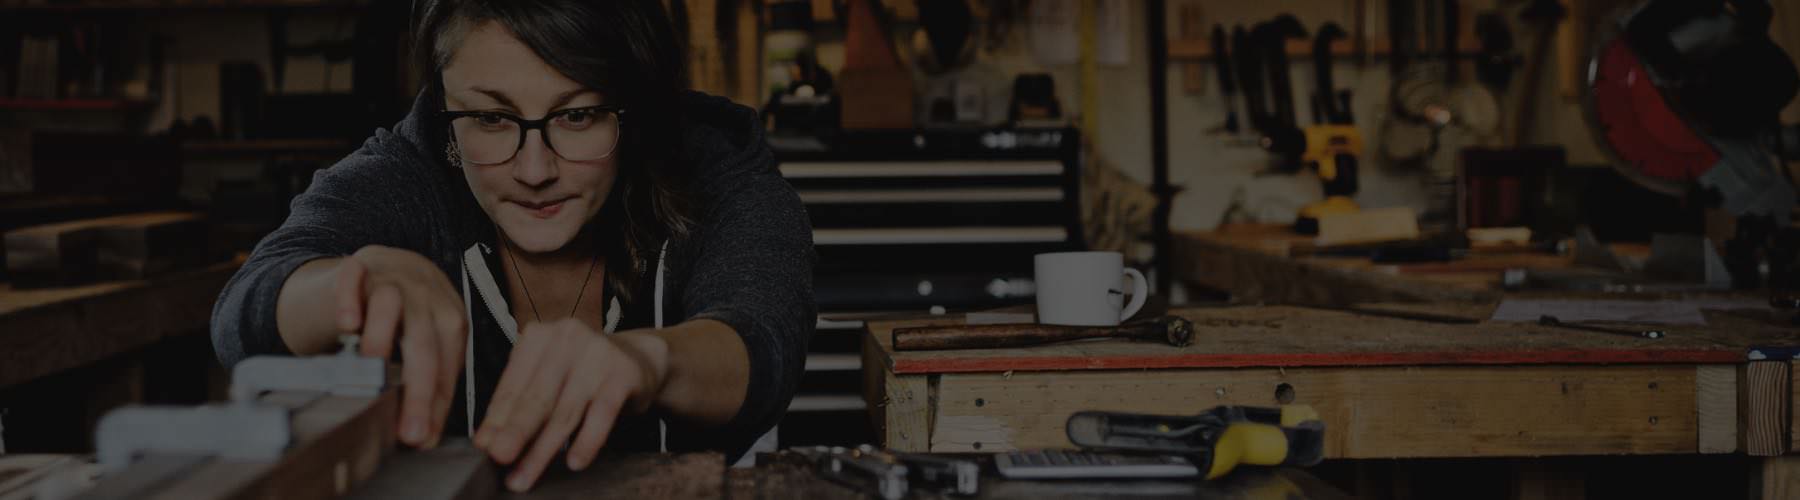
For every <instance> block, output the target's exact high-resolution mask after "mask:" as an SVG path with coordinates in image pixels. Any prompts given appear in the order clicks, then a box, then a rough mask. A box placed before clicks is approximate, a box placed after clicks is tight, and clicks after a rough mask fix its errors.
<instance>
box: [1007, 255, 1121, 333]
mask: <svg viewBox="0 0 1800 500" xmlns="http://www.w3.org/2000/svg"><path fill="white" fill-rule="evenodd" d="M1034 263H1035V264H1036V276H1037V306H1038V308H1037V314H1038V322H1039V323H1043V324H1046V325H1071V326H1117V325H1118V324H1119V323H1121V322H1123V321H1125V319H1126V318H1130V317H1131V315H1133V314H1137V312H1138V309H1142V308H1143V307H1144V299H1145V298H1147V297H1148V296H1149V291H1150V290H1149V287H1148V285H1147V284H1146V282H1145V281H1144V274H1143V273H1140V272H1138V271H1137V270H1136V269H1131V268H1128V267H1125V256H1124V255H1121V254H1119V252H1059V253H1045V254H1038V255H1037V258H1036V259H1035V262H1034ZM1126 276H1130V277H1131V282H1132V288H1131V305H1129V306H1127V305H1124V304H1125V287H1124V284H1125V277H1126Z"/></svg>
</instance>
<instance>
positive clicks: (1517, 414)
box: [864, 305, 1800, 458]
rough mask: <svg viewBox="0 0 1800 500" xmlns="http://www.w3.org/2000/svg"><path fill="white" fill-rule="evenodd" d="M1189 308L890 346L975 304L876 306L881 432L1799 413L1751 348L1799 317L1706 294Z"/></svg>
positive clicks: (935, 441)
mask: <svg viewBox="0 0 1800 500" xmlns="http://www.w3.org/2000/svg"><path fill="white" fill-rule="evenodd" d="M1409 307H1414V308H1428V309H1432V307H1429V306H1409ZM1483 307H1484V306H1478V305H1454V306H1438V307H1435V308H1434V310H1436V311H1438V312H1444V313H1452V314H1463V315H1477V316H1479V315H1484V314H1487V310H1485V309H1483ZM1176 313H1177V314H1180V315H1183V316H1185V317H1187V318H1189V319H1192V320H1193V321H1194V322H1195V327H1196V333H1195V336H1194V338H1195V341H1194V344H1193V345H1191V346H1188V347H1185V348H1178V347H1172V346H1168V345H1161V344H1155V343H1133V342H1125V341H1115V340H1105V341H1090V342H1079V343H1065V344H1059V345H1051V346H1039V347H1032V348H1022V349H1005V350H960V351H935V352H894V351H893V350H892V339H891V337H892V335H891V333H892V331H893V329H895V328H897V327H905V326H919V325H926V324H954V323H957V322H959V321H960V318H959V317H945V318H940V319H931V320H907V321H887V322H871V323H869V326H868V333H869V337H868V338H867V339H866V342H865V343H864V345H865V349H864V356H865V361H864V366H866V367H869V368H870V369H869V370H866V371H865V377H866V380H865V395H866V398H867V400H868V402H869V406H870V408H872V409H873V413H874V415H873V417H874V419H875V420H876V422H875V423H876V426H877V428H878V429H880V432H881V434H882V436H883V437H884V439H885V441H884V444H886V445H887V446H889V447H892V448H895V449H899V450H907V451H931V452H969V451H982V452H991V451H1002V450H1011V449H1029V448H1059V447H1069V446H1070V443H1069V441H1068V439H1067V438H1066V437H1065V435H1064V430H1063V425H1064V422H1065V421H1066V419H1067V418H1068V416H1069V415H1070V414H1071V413H1073V412H1076V411H1080V410H1110V411H1127V412H1147V413H1160V414H1193V413H1197V412H1199V411H1202V410H1204V409H1207V408H1210V407H1213V406H1217V405H1255V406H1275V405H1278V404H1283V403H1297V404H1307V405H1311V406H1313V407H1314V408H1315V409H1317V410H1318V411H1319V412H1320V414H1321V415H1322V416H1323V418H1324V420H1325V423H1326V427H1327V429H1328V430H1327V433H1326V437H1327V439H1326V449H1325V451H1326V456H1327V457H1331V458H1401V457H1420V458H1424V457H1521V456H1545V455H1611V454H1684V453H1731V452H1739V451H1745V452H1749V453H1751V454H1756V455H1778V454H1782V453H1786V452H1787V451H1788V450H1789V446H1790V444H1789V443H1790V440H1789V439H1788V436H1789V432H1790V430H1791V429H1792V428H1793V427H1794V425H1793V423H1792V422H1791V418H1792V417H1791V415H1790V412H1789V411H1788V408H1789V407H1790V406H1789V405H1790V398H1791V397H1792V392H1793V388H1794V387H1795V385H1794V384H1791V383H1790V376H1791V374H1793V373H1794V372H1793V371H1792V370H1791V369H1790V367H1789V363H1788V362H1787V361H1785V360H1782V361H1760V362H1747V361H1746V352H1747V349H1748V348H1749V347H1751V346H1771V345H1790V346H1791V345H1800V331H1796V329H1794V328H1791V327H1786V326H1782V325H1781V324H1779V323H1776V322H1773V321H1769V319H1771V318H1758V317H1756V316H1757V315H1756V314H1751V313H1741V312H1734V313H1725V312H1709V313H1708V314H1707V319H1708V321H1709V324H1708V326H1703V327H1691V328H1669V329H1668V332H1669V336H1668V337H1667V338H1664V339H1661V340H1646V339H1640V338H1635V337H1627V336H1617V335H1608V334H1598V333H1589V332H1581V331H1572V330H1565V329H1556V328H1550V327H1542V326H1537V325H1532V324H1523V323H1484V324H1478V325H1456V324H1440V323H1427V322H1419V321H1412V320H1403V319H1391V318H1385V317H1372V316H1360V315H1357V314H1353V313H1348V312H1340V311H1336V310H1326V309H1311V308H1300V307H1288V306H1245V307H1220V308H1206V309H1185V310H1179V311H1176ZM1740 415H1741V416H1742V417H1743V419H1742V420H1743V422H1742V423H1740ZM1740 443H1742V445H1740Z"/></svg>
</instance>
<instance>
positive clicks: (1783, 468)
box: [1750, 456, 1800, 500]
mask: <svg viewBox="0 0 1800 500" xmlns="http://www.w3.org/2000/svg"><path fill="white" fill-rule="evenodd" d="M1750 477H1751V478H1753V479H1752V481H1753V482H1752V483H1751V485H1750V486H1751V487H1750V491H1751V497H1750V498H1760V499H1763V500H1775V499H1785V498H1796V497H1800V456H1780V457H1769V458H1764V459H1762V464H1761V467H1759V468H1757V469H1755V473H1754V474H1751V475H1750Z"/></svg>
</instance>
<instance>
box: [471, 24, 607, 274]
mask: <svg viewBox="0 0 1800 500" xmlns="http://www.w3.org/2000/svg"><path fill="white" fill-rule="evenodd" d="M443 79H444V101H445V103H444V104H445V107H446V109H448V110H450V111H482V112H494V113H500V114H506V115H511V116H517V117H521V118H525V119H527V120H536V119H540V118H544V117H545V116H546V115H549V114H551V113H555V112H558V111H562V110H568V109H576V108H583V107H587V106H597V105H600V104H602V103H603V101H602V96H601V95H600V93H599V92H596V91H594V90H591V89H588V88H586V87H583V86H582V85H581V84H579V83H576V82H575V81H574V80H570V79H569V78H568V77H565V76H563V74H562V73H560V72H558V71H557V70H556V69H554V68H552V67H550V65H549V64H546V63H545V62H544V61H543V59H539V58H538V56H537V54H536V53H534V52H532V51H531V48H530V47H527V46H526V45H525V44H524V43H523V42H520V41H519V40H518V39H517V38H514V37H513V35H512V32H511V31H509V30H507V29H506V27H504V26H503V25H500V24H499V23H494V22H483V23H481V24H479V25H476V26H474V27H473V28H471V29H470V30H469V32H468V33H467V34H465V36H464V37H463V42H462V45H461V46H460V47H457V48H455V49H454V51H453V52H452V53H451V56H450V59H449V64H448V65H446V66H445V67H444V72H443ZM588 120H594V118H593V117H592V116H591V115H590V114H576V115H573V116H565V117H564V118H561V119H558V120H552V121H551V122H550V123H547V124H545V128H544V129H538V130H529V131H527V132H526V133H525V139H524V142H523V143H522V144H523V147H521V148H520V149H518V153H517V154H515V155H513V157H512V158H511V159H510V160H505V161H503V162H499V163H493V164H479V163H475V160H477V159H478V157H479V156H480V155H479V154H475V153H477V152H476V151H473V149H477V148H481V147H484V146H483V143H481V142H479V141H477V140H475V139H476V138H475V137H474V136H472V135H471V134H474V133H480V132H483V127H486V128H487V130H485V132H486V133H489V134H491V137H497V138H502V139H500V140H499V141H498V142H500V143H503V144H505V145H511V144H513V143H515V141H513V140H512V139H510V138H506V137H508V136H507V135H506V134H512V136H513V137H516V134H517V133H518V132H517V125H515V124H512V123H511V122H508V121H505V120H498V119H494V118H492V117H488V118H478V117H467V118H458V119H457V120H456V122H455V125H453V126H452V137H462V138H463V139H461V140H458V141H457V142H458V143H459V145H458V147H459V149H462V150H463V151H462V152H461V158H462V160H461V162H462V165H461V167H462V171H463V176H464V177H465V178H467V179H468V182H469V188H470V189H471V190H472V191H474V193H475V199H476V200H477V201H478V202H479V203H480V204H481V209H482V210H483V211H486V212H487V215H488V218H490V219H493V221H494V223H495V224H498V225H499V226H500V229H501V230H502V231H504V232H505V234H506V236H507V237H508V238H510V239H511V240H512V242H513V244H514V245H517V246H518V247H519V248H520V249H522V250H524V251H526V252H532V253H543V252H551V251H555V250H557V249H560V248H562V247H563V246H564V245H567V244H568V243H569V241H571V240H573V239H574V238H575V236H576V234H577V233H579V232H580V231H581V228H582V226H583V225H584V224H586V223H587V222H588V221H589V220H590V219H592V218H593V217H594V216H595V215H596V214H598V213H599V211H600V206H601V205H603V204H605V202H606V197H607V194H608V193H610V192H612V186H613V182H614V180H615V179H617V177H618V172H619V171H618V160H617V159H618V157H619V155H618V153H617V151H616V150H615V151H613V152H612V153H611V154H610V155H607V156H606V157H605V158H601V159H598V160H586V161H570V160H569V159H567V158H564V157H563V156H562V155H558V154H557V152H556V151H552V150H551V149H550V147H548V146H546V145H545V142H544V139H545V132H546V131H550V130H551V129H555V128H557V127H563V131H552V132H551V134H550V135H551V139H552V142H553V143H555V146H556V147H557V148H558V151H563V152H565V153H569V152H571V151H579V150H581V149H582V148H584V147H586V146H585V145H584V144H577V142H579V141H577V140H576V138H581V137H584V135H583V133H588V132H581V133H576V132H569V130H575V129H576V128H577V127H586V126H590V125H584V123H591V122H588ZM611 125H612V126H615V127H616V126H617V122H616V121H615V122H611ZM508 130H510V132H508ZM581 130H584V131H590V132H591V130H592V129H591V128H582V129H581ZM614 137H615V138H616V137H617V136H616V134H615V135H614ZM494 142H495V141H494V140H491V139H490V140H489V141H488V142H487V143H486V144H492V143H494ZM564 142H569V143H570V144H565V143H564ZM615 142H616V141H615ZM486 147H487V148H488V149H490V150H503V148H504V146H500V147H496V146H491V145H489V146H486ZM614 149H616V148H614ZM490 154H491V153H490ZM500 156H501V157H504V156H505V155H504V152H502V153H500ZM578 159H580V158H578ZM486 161H491V160H486Z"/></svg>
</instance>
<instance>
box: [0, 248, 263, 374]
mask: <svg viewBox="0 0 1800 500" xmlns="http://www.w3.org/2000/svg"><path fill="white" fill-rule="evenodd" d="M241 265H242V262H241V261H233V262H226V263H220V264H215V265H212V266H208V267H206V268H202V269H199V270H193V271H184V272H177V273H174V274H171V275H167V276H163V277H160V278H157V279H153V280H148V281H126V282H109V283H102V284H97V285H89V286H83V287H75V288H59V289H44V290H13V289H11V288H10V287H8V286H6V285H4V284H0V388H4V387H8V386H12V385H14V384H19V383H23V382H26V381H30V380H33V379H36V378H38V377H42V376H45V375H50V374H53V373H57V372H60V371H63V370H68V369H71V368H76V367H80V366H84V365H88V364H91V363H94V362H97V361H100V360H103V359H106V358H109V357H112V356H116V355H119V354H124V353H127V352H130V351H132V350H135V349H140V348H143V347H145V346H148V345H150V344H153V343H155V342H156V341H158V340H162V339H165V338H169V337H174V336H178V335H187V334H202V333H203V332H205V331H206V327H207V324H208V322H209V321H211V317H212V305H213V302H214V301H216V300H218V297H219V291H220V290H222V289H224V287H225V282H226V281H228V280H230V279H231V276H232V274H234V273H236V272H237V269H238V267H240V266H241ZM127 319H128V320H127ZM15 353H29V354H30V355H29V356H24V355H19V354H15Z"/></svg>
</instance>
